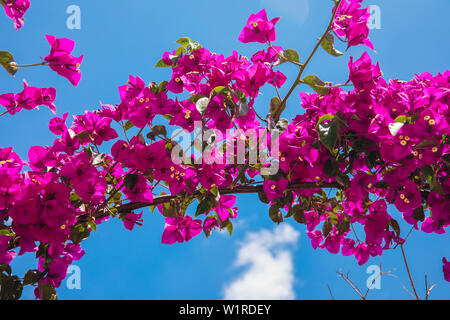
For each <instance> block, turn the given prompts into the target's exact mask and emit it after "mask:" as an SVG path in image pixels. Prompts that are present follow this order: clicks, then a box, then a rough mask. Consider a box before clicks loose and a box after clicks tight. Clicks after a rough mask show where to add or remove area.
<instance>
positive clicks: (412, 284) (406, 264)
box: [400, 243, 420, 300]
mask: <svg viewBox="0 0 450 320" xmlns="http://www.w3.org/2000/svg"><path fill="white" fill-rule="evenodd" d="M400 248H401V249H402V255H403V261H405V266H406V271H407V272H408V277H409V282H411V286H412V288H413V291H414V295H415V296H416V299H417V300H420V298H419V295H418V294H417V291H416V287H415V286H414V281H413V279H412V277H411V272H410V271H409V267H408V262H407V261H406V255H405V250H404V249H403V243H401V244H400Z"/></svg>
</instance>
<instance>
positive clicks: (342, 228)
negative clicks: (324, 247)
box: [337, 217, 350, 235]
mask: <svg viewBox="0 0 450 320" xmlns="http://www.w3.org/2000/svg"><path fill="white" fill-rule="evenodd" d="M337 229H338V232H339V235H342V234H344V233H346V232H347V231H349V230H350V219H349V218H348V217H345V218H344V219H342V221H341V222H340V223H339V224H338V226H337Z"/></svg>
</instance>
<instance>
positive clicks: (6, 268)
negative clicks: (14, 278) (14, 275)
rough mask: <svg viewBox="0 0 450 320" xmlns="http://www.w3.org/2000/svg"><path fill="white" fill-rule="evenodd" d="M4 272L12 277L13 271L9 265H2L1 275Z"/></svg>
mask: <svg viewBox="0 0 450 320" xmlns="http://www.w3.org/2000/svg"><path fill="white" fill-rule="evenodd" d="M2 272H6V273H7V274H9V275H11V272H12V270H11V267H10V266H9V264H6V263H0V273H2Z"/></svg>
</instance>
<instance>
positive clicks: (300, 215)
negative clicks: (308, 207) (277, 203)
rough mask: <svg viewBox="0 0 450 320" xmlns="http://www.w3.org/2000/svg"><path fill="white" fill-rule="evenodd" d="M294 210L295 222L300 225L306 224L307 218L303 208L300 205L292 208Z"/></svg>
mask: <svg viewBox="0 0 450 320" xmlns="http://www.w3.org/2000/svg"><path fill="white" fill-rule="evenodd" d="M292 210H293V211H294V214H293V217H294V220H295V221H296V222H298V223H301V224H305V223H306V218H305V211H304V210H303V206H302V205H300V204H296V205H295V206H293V207H292Z"/></svg>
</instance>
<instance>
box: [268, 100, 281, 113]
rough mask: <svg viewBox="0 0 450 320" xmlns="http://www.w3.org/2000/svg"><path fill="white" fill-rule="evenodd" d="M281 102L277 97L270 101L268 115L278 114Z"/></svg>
mask: <svg viewBox="0 0 450 320" xmlns="http://www.w3.org/2000/svg"><path fill="white" fill-rule="evenodd" d="M280 105H281V100H280V98H278V97H273V98H272V99H271V100H270V114H271V115H272V116H275V115H276V114H277V113H280V112H279V111H278V109H279V108H280Z"/></svg>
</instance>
